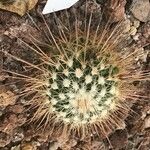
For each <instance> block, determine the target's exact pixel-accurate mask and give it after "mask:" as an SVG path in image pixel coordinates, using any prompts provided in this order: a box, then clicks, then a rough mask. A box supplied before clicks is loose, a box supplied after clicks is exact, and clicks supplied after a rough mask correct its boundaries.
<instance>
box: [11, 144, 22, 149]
mask: <svg viewBox="0 0 150 150" xmlns="http://www.w3.org/2000/svg"><path fill="white" fill-rule="evenodd" d="M11 150H20V145H18V146H14V147H12V148H11Z"/></svg>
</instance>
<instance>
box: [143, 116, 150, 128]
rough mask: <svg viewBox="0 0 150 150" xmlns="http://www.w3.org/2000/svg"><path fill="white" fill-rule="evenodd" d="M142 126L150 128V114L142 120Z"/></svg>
mask: <svg viewBox="0 0 150 150" xmlns="http://www.w3.org/2000/svg"><path fill="white" fill-rule="evenodd" d="M144 128H145V129H147V128H150V116H148V117H146V118H145V122H144Z"/></svg>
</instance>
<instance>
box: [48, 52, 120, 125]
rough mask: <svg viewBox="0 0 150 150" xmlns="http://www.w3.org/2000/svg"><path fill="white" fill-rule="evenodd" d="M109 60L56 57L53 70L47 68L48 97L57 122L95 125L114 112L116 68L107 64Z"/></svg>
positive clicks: (78, 54) (106, 57) (79, 53)
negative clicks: (110, 111) (48, 72)
mask: <svg viewBox="0 0 150 150" xmlns="http://www.w3.org/2000/svg"><path fill="white" fill-rule="evenodd" d="M64 57H65V56H64ZM108 57H109V56H103V57H98V56H96V53H95V52H94V54H93V56H91V55H90V54H88V53H87V52H86V54H84V52H83V51H81V52H77V53H75V54H73V55H70V56H69V54H67V58H57V57H56V58H57V63H56V66H53V67H51V66H49V70H50V74H51V78H50V79H49V89H48V91H47V96H48V97H49V101H50V103H51V104H52V109H53V112H54V113H56V115H57V117H58V118H59V119H62V120H63V121H65V122H68V123H89V122H94V121H95V120H96V119H97V118H101V117H105V115H107V112H109V110H111V109H113V108H114V106H115V97H117V93H118V89H117V81H116V79H115V77H114V75H115V74H116V73H117V71H118V68H117V67H116V66H113V65H112V64H107V59H108Z"/></svg>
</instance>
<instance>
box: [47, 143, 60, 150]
mask: <svg viewBox="0 0 150 150" xmlns="http://www.w3.org/2000/svg"><path fill="white" fill-rule="evenodd" d="M59 146H60V145H59V143H58V142H54V143H52V144H50V147H49V150H57V149H58V148H59Z"/></svg>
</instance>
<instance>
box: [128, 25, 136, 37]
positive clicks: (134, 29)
mask: <svg viewBox="0 0 150 150" xmlns="http://www.w3.org/2000/svg"><path fill="white" fill-rule="evenodd" d="M136 32H137V29H136V27H134V26H132V27H131V28H130V31H129V33H130V35H135V34H136Z"/></svg>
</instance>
